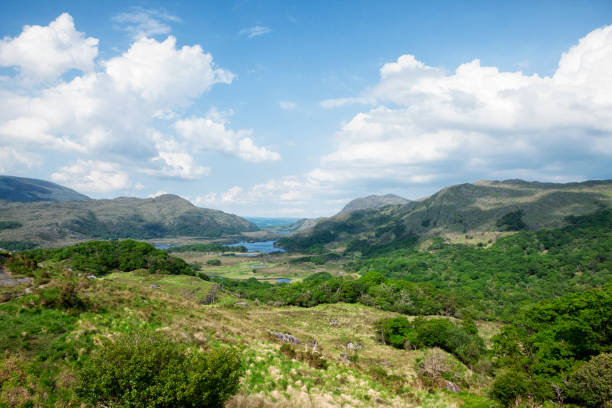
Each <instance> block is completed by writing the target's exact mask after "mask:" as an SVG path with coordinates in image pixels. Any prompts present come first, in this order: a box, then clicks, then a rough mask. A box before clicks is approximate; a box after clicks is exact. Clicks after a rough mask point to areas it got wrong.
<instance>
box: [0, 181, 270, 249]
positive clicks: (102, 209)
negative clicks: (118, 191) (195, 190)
mask: <svg viewBox="0 0 612 408" xmlns="http://www.w3.org/2000/svg"><path fill="white" fill-rule="evenodd" d="M0 186H1V189H0V197H2V200H0V241H4V242H17V241H19V242H24V241H25V242H31V243H35V244H44V245H56V244H62V243H65V242H75V241H82V240H88V239H93V238H102V239H114V238H137V239H148V238H165V237H172V236H188V237H219V236H222V235H228V234H239V233H241V232H247V231H256V230H258V227H257V226H256V225H255V224H253V223H251V222H249V221H247V220H245V219H243V218H241V217H238V216H237V215H232V214H227V213H225V212H223V211H218V210H212V209H206V208H199V207H196V206H195V205H193V204H191V203H190V202H189V201H187V200H185V199H183V198H181V197H178V196H176V195H171V194H166V195H162V196H158V197H155V198H144V199H143V198H130V197H119V198H115V199H112V200H94V199H90V198H89V197H87V196H85V195H83V194H80V193H77V192H76V191H73V190H70V189H68V188H66V187H62V186H59V185H57V184H54V183H50V182H46V181H42V180H35V179H22V178H17V177H7V176H2V178H0ZM0 246H1V245H0Z"/></svg>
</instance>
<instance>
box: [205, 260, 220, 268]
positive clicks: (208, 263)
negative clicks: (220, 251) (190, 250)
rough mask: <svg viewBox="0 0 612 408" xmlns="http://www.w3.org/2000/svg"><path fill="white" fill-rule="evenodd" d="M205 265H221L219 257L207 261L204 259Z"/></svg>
mask: <svg viewBox="0 0 612 408" xmlns="http://www.w3.org/2000/svg"><path fill="white" fill-rule="evenodd" d="M206 265H209V266H221V260H220V259H209V260H208V261H206Z"/></svg>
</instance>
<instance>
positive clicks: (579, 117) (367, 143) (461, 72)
mask: <svg viewBox="0 0 612 408" xmlns="http://www.w3.org/2000/svg"><path fill="white" fill-rule="evenodd" d="M354 102H365V103H370V104H373V105H374V106H373V107H372V108H371V109H370V110H368V111H364V112H361V113H359V114H357V115H355V116H354V117H353V118H352V119H351V120H350V121H348V122H347V123H346V124H344V125H343V126H342V127H341V129H340V130H339V131H338V132H337V135H336V138H335V140H336V148H335V150H334V151H333V152H332V153H330V154H328V155H326V156H325V157H323V158H322V160H321V164H320V166H319V168H317V169H315V170H313V171H312V172H310V173H309V175H308V176H309V177H310V178H312V179H313V180H315V181H317V182H320V183H328V184H330V185H345V186H346V185H348V184H349V183H351V182H356V181H357V180H361V181H364V180H383V181H386V182H394V183H403V184H404V185H406V186H408V185H410V184H412V183H431V182H433V181H438V182H443V180H452V179H457V178H459V179H461V178H463V179H464V180H465V179H470V178H472V177H474V176H475V177H479V178H486V177H490V175H492V174H496V172H497V173H502V174H513V171H516V174H531V175H533V176H535V177H534V178H536V179H541V178H542V177H549V178H550V172H549V171H547V164H549V163H550V162H551V161H555V162H559V163H564V164H565V165H564V166H562V167H561V168H559V169H558V170H557V171H558V173H567V174H576V173H575V170H574V169H573V167H574V166H580V165H582V164H583V162H584V160H585V159H586V160H587V163H588V164H591V163H592V162H591V163H589V158H590V159H592V160H593V161H595V162H597V160H599V164H600V165H601V163H602V162H601V161H602V160H609V159H610V156H611V155H612V152H611V151H610V149H609V147H610V146H612V26H608V27H604V28H601V29H597V30H595V31H593V32H591V33H590V34H588V35H587V36H586V37H584V38H583V39H581V40H580V42H579V43H578V45H576V46H574V47H572V48H571V49H570V50H569V51H568V52H566V53H565V54H563V56H562V57H561V59H560V61H559V67H558V69H557V71H556V72H555V73H554V75H552V76H551V77H540V76H538V75H532V76H527V75H524V74H523V73H522V72H520V71H519V72H500V71H499V70H498V69H497V68H496V67H486V66H482V65H481V64H480V61H478V60H474V61H472V62H468V63H465V64H462V65H460V66H459V67H457V69H456V70H455V72H453V73H446V72H444V71H443V70H442V69H440V68H436V67H430V66H427V65H426V64H424V63H423V62H421V61H418V60H417V59H416V58H415V57H414V56H412V55H403V56H401V57H399V58H398V59H397V60H396V61H394V62H390V63H387V64H384V65H383V67H382V68H381V70H380V82H379V83H378V84H377V85H376V86H374V87H373V88H371V89H369V90H367V91H366V92H365V93H364V94H363V95H362V96H359V97H357V98H340V99H335V100H327V101H323V102H322V106H324V107H333V106H340V105H343V104H346V103H354ZM526 165H527V168H528V169H529V172H528V173H526V172H525V169H526ZM585 170H586V169H585ZM538 174H539V175H540V177H537V175H538ZM557 175H558V176H563V174H557Z"/></svg>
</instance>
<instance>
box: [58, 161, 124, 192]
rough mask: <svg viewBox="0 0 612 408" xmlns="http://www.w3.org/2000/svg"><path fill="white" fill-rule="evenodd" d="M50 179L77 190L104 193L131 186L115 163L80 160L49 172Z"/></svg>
mask: <svg viewBox="0 0 612 408" xmlns="http://www.w3.org/2000/svg"><path fill="white" fill-rule="evenodd" d="M51 180H53V181H55V182H56V183H59V184H63V185H66V186H69V187H72V188H74V189H75V190H77V191H84V192H92V193H106V192H109V191H116V190H121V189H125V188H128V187H130V186H131V183H130V180H129V177H128V175H127V173H126V172H124V171H123V170H121V166H119V164H117V163H112V162H105V161H97V160H81V159H78V160H77V162H76V163H75V164H72V165H68V166H64V167H61V168H60V169H59V171H58V172H55V173H53V174H51Z"/></svg>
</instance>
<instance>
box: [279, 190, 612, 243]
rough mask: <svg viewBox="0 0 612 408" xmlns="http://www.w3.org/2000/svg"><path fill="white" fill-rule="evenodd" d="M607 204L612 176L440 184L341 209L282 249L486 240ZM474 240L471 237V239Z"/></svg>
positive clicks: (546, 225) (610, 201) (610, 199)
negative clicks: (401, 197) (408, 197)
mask: <svg viewBox="0 0 612 408" xmlns="http://www.w3.org/2000/svg"><path fill="white" fill-rule="evenodd" d="M610 206H612V180H602V181H586V182H583V183H567V184H555V183H538V182H526V181H522V180H506V181H480V182H477V183H474V184H468V183H466V184H459V185H456V186H451V187H447V188H444V189H442V190H440V191H439V192H437V193H436V194H433V195H432V196H430V197H426V198H424V199H421V200H419V201H412V202H409V203H408V204H405V205H388V206H384V207H379V208H370V209H365V210H356V211H351V212H348V213H346V212H341V213H339V214H337V215H335V216H333V217H331V218H327V219H323V220H322V221H319V222H318V223H316V224H315V225H314V226H313V227H311V228H309V229H307V230H304V231H301V232H298V233H296V234H294V235H292V236H290V237H287V238H285V239H283V240H282V241H281V244H282V245H283V246H284V247H285V248H286V249H298V250H305V249H312V248H313V247H321V246H322V245H324V246H327V247H338V246H343V245H347V244H349V243H351V242H353V241H355V240H358V241H364V242H367V244H368V245H393V244H394V243H395V244H397V245H401V242H403V241H404V240H406V239H408V240H411V239H412V238H413V237H415V236H417V237H419V238H423V237H430V236H435V235H443V236H446V237H448V238H451V240H454V241H456V240H465V239H470V237H480V239H482V240H484V241H487V240H489V239H495V238H496V237H497V236H498V235H500V234H502V235H503V234H504V233H507V231H511V230H516V229H528V230H539V229H541V228H558V227H562V226H564V225H566V222H565V221H564V219H565V217H567V216H569V215H574V216H577V215H585V214H590V213H593V212H594V211H596V210H598V209H600V208H605V207H610ZM474 243H475V242H474Z"/></svg>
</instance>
